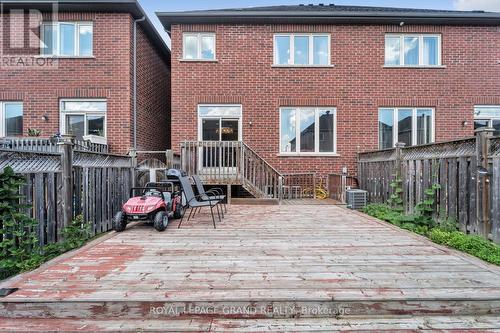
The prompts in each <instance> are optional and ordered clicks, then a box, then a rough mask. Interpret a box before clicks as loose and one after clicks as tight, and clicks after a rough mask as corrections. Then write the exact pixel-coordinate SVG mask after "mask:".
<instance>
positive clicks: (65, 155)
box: [57, 135, 75, 240]
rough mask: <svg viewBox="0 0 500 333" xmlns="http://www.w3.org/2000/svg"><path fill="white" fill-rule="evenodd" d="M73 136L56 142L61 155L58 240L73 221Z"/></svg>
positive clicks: (64, 137)
mask: <svg viewBox="0 0 500 333" xmlns="http://www.w3.org/2000/svg"><path fill="white" fill-rule="evenodd" d="M74 139H75V137H74V136H73V135H63V136H62V139H61V141H60V142H58V146H59V152H60V153H61V176H62V177H61V178H62V184H61V185H62V186H61V207H62V216H61V219H60V220H59V221H58V222H59V223H58V224H59V225H58V226H57V230H58V240H60V239H61V238H62V231H63V230H64V228H66V227H67V226H69V225H71V221H72V220H73V146H74Z"/></svg>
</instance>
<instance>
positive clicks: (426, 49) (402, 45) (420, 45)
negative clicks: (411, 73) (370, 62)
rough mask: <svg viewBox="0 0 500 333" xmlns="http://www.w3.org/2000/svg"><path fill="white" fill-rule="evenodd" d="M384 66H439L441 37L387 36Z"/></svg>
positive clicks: (426, 35) (424, 35)
mask: <svg viewBox="0 0 500 333" xmlns="http://www.w3.org/2000/svg"><path fill="white" fill-rule="evenodd" d="M385 65H386V66H401V67H411V66H424V67H425V66H441V35H428V34H421V35H410V34H399V35H396V34H387V35H386V36H385Z"/></svg>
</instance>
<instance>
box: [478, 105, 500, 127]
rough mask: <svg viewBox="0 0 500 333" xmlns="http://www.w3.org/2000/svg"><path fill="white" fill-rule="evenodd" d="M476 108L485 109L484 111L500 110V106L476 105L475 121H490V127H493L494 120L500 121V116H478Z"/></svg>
mask: <svg viewBox="0 0 500 333" xmlns="http://www.w3.org/2000/svg"><path fill="white" fill-rule="evenodd" d="M476 108H484V109H488V108H490V109H497V110H500V105H474V120H488V121H489V124H488V126H489V127H492V126H493V120H500V115H498V116H493V117H491V116H476Z"/></svg>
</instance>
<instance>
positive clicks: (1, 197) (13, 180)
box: [0, 167, 91, 280]
mask: <svg viewBox="0 0 500 333" xmlns="http://www.w3.org/2000/svg"><path fill="white" fill-rule="evenodd" d="M0 184H1V185H0V235H1V238H0V280H1V279H5V278H7V277H9V276H11V275H15V274H18V273H20V272H24V271H29V270H32V269H35V268H37V267H38V266H40V265H41V264H42V263H43V262H45V261H47V260H49V259H52V258H54V257H56V256H58V255H60V254H61V253H64V252H67V251H69V250H72V249H75V248H78V247H81V246H82V245H83V244H85V243H86V242H87V241H88V240H89V239H90V238H91V233H90V225H89V224H88V223H85V222H84V221H83V217H82V216H77V217H76V218H75V220H74V221H73V222H72V223H71V225H69V226H67V227H66V228H65V229H64V230H63V232H62V234H63V238H64V241H62V242H59V243H56V244H49V245H46V246H44V247H41V246H40V245H39V240H38V234H37V228H38V222H37V221H36V220H34V219H32V218H31V217H30V216H29V215H28V214H27V212H28V209H29V208H30V207H29V206H27V205H21V204H20V200H21V199H22V196H21V195H20V194H19V189H20V188H21V187H22V186H23V185H24V184H25V180H24V178H23V177H22V176H20V175H17V174H15V173H14V171H13V170H12V168H10V167H6V168H5V169H3V170H2V171H1V172H0Z"/></svg>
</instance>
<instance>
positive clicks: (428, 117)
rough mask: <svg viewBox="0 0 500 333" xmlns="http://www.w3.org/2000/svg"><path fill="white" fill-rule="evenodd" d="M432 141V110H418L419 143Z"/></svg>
mask: <svg viewBox="0 0 500 333" xmlns="http://www.w3.org/2000/svg"><path fill="white" fill-rule="evenodd" d="M431 142H432V110H429V109H418V110H417V145H423V144H426V143H431Z"/></svg>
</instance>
